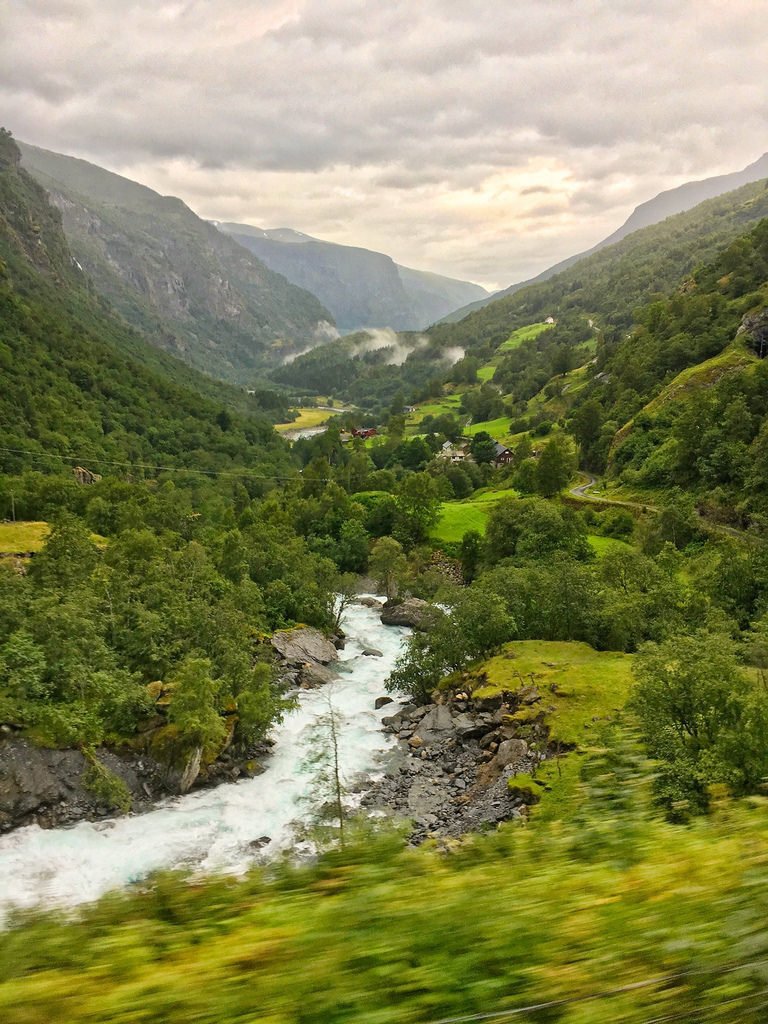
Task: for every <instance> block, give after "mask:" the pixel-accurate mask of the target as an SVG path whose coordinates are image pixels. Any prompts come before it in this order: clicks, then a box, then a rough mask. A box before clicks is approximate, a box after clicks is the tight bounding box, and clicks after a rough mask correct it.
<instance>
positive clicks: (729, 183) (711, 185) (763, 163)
mask: <svg viewBox="0 0 768 1024" xmlns="http://www.w3.org/2000/svg"><path fill="white" fill-rule="evenodd" d="M763 178H768V152H766V153H763V155H762V156H760V157H758V158H757V160H754V161H753V162H752V163H751V164H748V165H747V166H746V167H744V168H742V170H740V171H731V172H729V173H727V174H717V175H714V176H712V177H710V178H702V179H699V180H695V181H686V182H684V183H683V184H682V185H677V186H676V187H675V188H671V189H665V190H663V191H662V192H659V193H658V194H657V195H655V196H654V197H653V198H652V199H647V200H646V201H645V202H643V203H640V204H639V205H638V206H636V207H635V209H634V210H633V211H632V213H631V214H630V215H629V217H627V219H626V220H625V221H624V223H623V224H622V225H621V226H620V227H618V228H617V229H616V230H615V231H614V232H612V233H611V234H610V235H608V236H607V237H606V238H603V239H602V240H601V241H599V242H597V243H596V244H595V245H593V246H592V247H591V248H589V249H584V250H583V251H582V252H579V253H575V254H574V255H573V256H567V257H566V258H565V259H564V260H559V261H558V262H557V263H554V264H553V265H552V266H551V267H548V268H547V269H546V270H543V271H542V272H541V273H540V274H536V276H535V277H530V278H526V280H524V281H518V282H517V283H515V284H511V285H509V286H508V287H507V288H502V289H501V290H500V291H498V292H493V294H492V295H489V296H487V297H486V298H484V299H479V300H477V301H476V302H471V303H468V304H467V305H465V306H461V307H459V308H458V309H455V310H454V311H453V312H452V313H450V314H448V315H447V316H445V317H443V320H442V322H443V323H456V322H457V321H459V320H463V319H464V317H465V316H468V315H469V314H470V313H473V312H475V311H476V310H478V309H482V308H483V307H484V306H487V305H488V304H489V303H490V302H494V301H495V300H497V299H502V298H505V297H507V296H509V295H514V294H515V292H519V291H521V290H522V289H523V288H528V287H529V286H531V285H535V284H540V283H542V282H543V281H548V280H549V279H550V278H551V277H555V276H556V275H557V274H560V273H562V272H563V271H564V270H567V269H568V268H569V267H572V266H573V265H574V263H578V262H579V261H580V260H583V259H585V258H586V257H588V256H592V255H594V254H595V253H596V252H599V251H600V250H601V249H604V248H605V247H606V246H609V245H615V244H616V243H617V242H620V241H622V240H623V239H624V238H626V237H627V235H630V234H633V233H634V232H635V231H639V230H642V228H646V227H652V226H653V225H654V224H660V223H661V222H662V221H664V220H666V219H667V217H672V216H674V215H675V214H678V213H685V212H687V211H688V210H692V209H693V208H694V207H695V206H698V205H699V204H700V203H703V202H706V200H707V199H715V198H717V196H720V195H724V194H725V193H727V192H733V191H735V190H736V189H738V188H741V186H742V185H750V184H752V183H753V182H755V181H761V180H762V179H763Z"/></svg>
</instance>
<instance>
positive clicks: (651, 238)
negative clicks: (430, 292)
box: [429, 180, 768, 360]
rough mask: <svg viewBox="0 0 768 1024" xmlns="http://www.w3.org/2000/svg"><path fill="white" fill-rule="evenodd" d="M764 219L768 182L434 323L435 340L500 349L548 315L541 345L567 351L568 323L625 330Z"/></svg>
mask: <svg viewBox="0 0 768 1024" xmlns="http://www.w3.org/2000/svg"><path fill="white" fill-rule="evenodd" d="M765 216H768V182H766V181H764V180H763V181H757V182H753V183H751V184H748V185H742V186H741V188H738V189H736V190H735V191H733V192H726V193H724V194H723V195H719V196H716V197H715V198H714V199H708V200H706V201H705V202H703V203H699V205H698V206H695V207H694V208H693V209H691V210H687V211H685V212H684V213H678V214H675V215H674V216H672V217H667V218H666V219H665V220H663V221H661V222H660V223H658V224H652V225H650V226H649V227H645V228H641V229H640V230H638V231H633V232H632V233H631V234H630V235H627V236H626V237H625V238H623V239H621V241H619V242H615V243H613V244H612V245H606V246H604V247H602V248H600V249H599V250H598V251H597V252H594V253H592V254H590V255H585V256H584V258H583V259H580V260H579V261H578V262H576V263H572V264H571V265H570V266H568V267H566V268H565V269H564V270H561V271H560V272H559V273H558V274H556V275H555V276H553V277H551V278H550V279H548V280H546V281H540V282H537V283H533V284H529V285H526V286H525V287H522V286H521V287H520V288H519V289H518V290H510V292H509V294H506V295H499V296H496V297H495V298H494V299H493V301H492V302H490V303H488V305H486V306H484V307H482V308H480V309H478V310H475V311H474V312H472V313H470V314H469V315H468V316H466V317H465V318H464V319H462V320H460V321H458V322H455V323H448V322H445V321H444V322H443V323H440V324H436V325H435V326H434V327H432V328H431V329H430V331H429V335H430V338H431V339H432V340H433V341H434V342H437V343H438V344H439V345H440V346H442V347H446V346H461V347H464V348H466V349H467V350H468V351H472V352H474V351H476V350H478V349H481V348H482V347H483V346H484V345H485V346H491V347H495V346H497V345H499V344H501V342H502V341H504V339H505V338H507V337H508V336H509V333H510V332H511V331H512V330H514V329H516V328H517V327H521V326H523V325H524V324H527V323H533V322H535V321H537V320H543V319H545V318H546V317H547V316H554V317H556V318H557V319H558V321H559V323H558V326H557V328H556V329H555V330H553V331H549V332H547V335H546V337H543V338H542V339H541V340H540V341H539V342H538V344H539V345H547V346H551V345H555V344H560V343H565V344H567V343H568V329H569V328H568V324H567V322H568V321H569V319H573V318H581V320H582V321H583V322H586V320H587V319H593V320H594V321H595V324H596V326H598V327H601V328H607V329H608V330H609V331H612V332H614V333H618V332H621V331H624V330H627V329H628V328H630V327H631V326H632V323H633V312H634V310H635V308H636V307H637V306H639V305H642V304H643V303H646V302H648V301H652V300H653V299H655V298H658V297H661V296H664V295H666V294H668V293H669V292H670V291H671V290H673V289H674V288H676V287H677V286H678V285H679V284H680V283H681V282H682V281H683V280H684V279H685V278H686V277H688V276H689V275H690V274H691V273H692V272H693V271H694V270H695V269H696V268H697V267H698V266H699V265H700V264H702V263H705V262H709V261H710V260H712V259H714V258H715V257H716V255H717V254H718V252H719V251H720V250H721V249H722V248H723V247H724V246H726V245H729V244H730V243H731V242H732V241H733V240H734V239H736V238H738V237H739V235H741V234H743V233H744V231H746V230H748V229H749V228H750V227H751V226H754V224H755V223H757V221H759V220H761V219H762V218H763V217H765ZM517 359H519V356H515V360H517Z"/></svg>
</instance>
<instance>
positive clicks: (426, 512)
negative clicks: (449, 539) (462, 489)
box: [394, 473, 440, 548]
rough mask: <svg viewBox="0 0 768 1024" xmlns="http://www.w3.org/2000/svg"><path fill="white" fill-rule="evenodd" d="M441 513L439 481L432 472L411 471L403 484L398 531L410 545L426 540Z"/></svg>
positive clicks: (400, 538) (408, 545)
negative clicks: (431, 474)
mask: <svg viewBox="0 0 768 1024" xmlns="http://www.w3.org/2000/svg"><path fill="white" fill-rule="evenodd" d="M439 516H440V498H439V496H438V489H437V482H436V480H435V479H434V477H431V476H430V475H429V473H411V474H409V475H408V476H406V477H404V478H403V480H402V481H401V483H400V487H399V488H398V491H397V497H396V513H395V527H394V532H395V535H396V536H397V538H398V540H400V542H401V543H402V544H404V545H405V546H406V547H408V548H410V547H411V546H412V545H414V544H418V543H419V542H420V541H423V540H426V539H427V536H428V535H429V531H430V529H431V528H432V527H433V526H434V525H435V523H436V522H437V520H438V518H439Z"/></svg>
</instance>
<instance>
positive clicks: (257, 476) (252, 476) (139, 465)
mask: <svg viewBox="0 0 768 1024" xmlns="http://www.w3.org/2000/svg"><path fill="white" fill-rule="evenodd" d="M0 452H7V453H9V454H12V455H27V456H29V457H30V458H33V459H52V460H55V461H57V462H60V461H70V462H90V463H93V464H94V465H99V466H115V467H117V468H121V469H148V470H153V471H154V472H156V473H192V474H193V475H198V476H213V477H216V476H225V477H236V478H242V479H246V480H275V481H278V482H289V481H291V480H296V479H297V477H298V473H299V472H300V471H298V472H297V475H296V476H276V475H274V474H267V473H257V472H252V473H249V472H244V471H242V470H230V469H190V468H187V467H185V466H156V465H152V464H150V463H148V462H117V461H115V460H114V459H103V458H100V457H99V456H98V455H82V454H81V455H76V454H74V453H72V452H69V453H65V454H62V453H56V454H54V453H49V452H35V451H30V450H29V449H25V448H6V447H3V446H0ZM317 482H318V483H331V482H332V478H330V477H328V478H318V481H317Z"/></svg>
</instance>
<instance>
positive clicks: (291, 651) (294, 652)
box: [271, 626, 339, 690]
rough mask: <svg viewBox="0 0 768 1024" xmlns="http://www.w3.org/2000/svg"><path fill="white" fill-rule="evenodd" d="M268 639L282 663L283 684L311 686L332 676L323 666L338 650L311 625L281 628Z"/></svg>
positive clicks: (329, 662) (329, 680)
mask: <svg viewBox="0 0 768 1024" xmlns="http://www.w3.org/2000/svg"><path fill="white" fill-rule="evenodd" d="M271 642H272V647H273V649H274V651H275V653H276V654H277V656H278V658H279V659H280V661H281V663H282V666H283V672H282V676H283V680H284V682H285V684H286V686H288V687H292V686H300V687H302V689H307V690H311V689H314V688H315V687H316V686H324V685H325V684H326V683H330V682H331V680H332V679H333V672H332V671H331V670H330V669H328V668H327V667H326V666H327V665H331V664H333V662H335V661H337V660H338V657H339V652H338V650H337V649H336V645H335V644H334V643H333V641H332V640H328V639H327V637H324V636H323V634H322V633H321V632H320V630H319V629H314V628H312V627H311V626H297V627H296V628H295V629H282V630H280V631H279V632H277V633H275V634H274V636H273V637H272V641H271Z"/></svg>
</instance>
